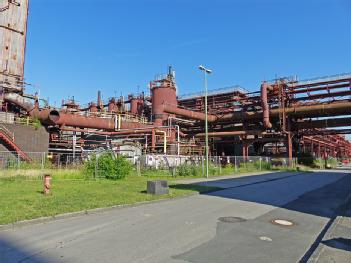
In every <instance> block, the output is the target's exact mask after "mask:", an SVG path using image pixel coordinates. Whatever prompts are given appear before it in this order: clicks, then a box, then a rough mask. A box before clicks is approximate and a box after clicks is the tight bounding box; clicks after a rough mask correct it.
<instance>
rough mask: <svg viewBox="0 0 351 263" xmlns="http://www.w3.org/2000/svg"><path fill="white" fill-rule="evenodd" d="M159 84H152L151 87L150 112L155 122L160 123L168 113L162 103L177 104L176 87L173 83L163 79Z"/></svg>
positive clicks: (165, 118)
mask: <svg viewBox="0 0 351 263" xmlns="http://www.w3.org/2000/svg"><path fill="white" fill-rule="evenodd" d="M159 84H160V85H153V86H152V87H151V96H152V114H153V118H154V121H155V123H157V124H159V125H162V122H163V121H164V120H167V118H168V116H169V114H168V113H165V112H164V110H163V105H164V104H168V105H173V106H177V105H178V102H177V94H176V88H175V86H174V85H173V83H171V82H169V81H168V80H164V81H162V82H160V83H159Z"/></svg>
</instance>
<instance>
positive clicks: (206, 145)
mask: <svg viewBox="0 0 351 263" xmlns="http://www.w3.org/2000/svg"><path fill="white" fill-rule="evenodd" d="M199 69H200V70H201V71H203V72H204V82H205V155H206V178H208V150H209V149H208V114H207V74H211V72H212V71H211V70H210V69H207V68H205V67H204V66H202V65H200V66H199Z"/></svg>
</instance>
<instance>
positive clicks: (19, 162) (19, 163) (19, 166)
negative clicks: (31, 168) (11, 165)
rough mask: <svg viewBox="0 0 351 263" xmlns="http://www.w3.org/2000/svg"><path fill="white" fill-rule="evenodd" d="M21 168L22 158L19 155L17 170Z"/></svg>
mask: <svg viewBox="0 0 351 263" xmlns="http://www.w3.org/2000/svg"><path fill="white" fill-rule="evenodd" d="M20 168H21V158H20V156H19V154H17V169H20Z"/></svg>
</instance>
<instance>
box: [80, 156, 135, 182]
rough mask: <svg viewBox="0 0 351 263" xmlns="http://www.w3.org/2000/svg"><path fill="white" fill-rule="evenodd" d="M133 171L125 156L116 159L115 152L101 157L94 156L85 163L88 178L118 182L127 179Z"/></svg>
mask: <svg viewBox="0 0 351 263" xmlns="http://www.w3.org/2000/svg"><path fill="white" fill-rule="evenodd" d="M132 170H133V166H132V164H131V163H130V162H129V161H128V160H127V159H126V158H125V157H124V156H122V155H118V156H117V157H116V156H115V155H114V154H113V152H106V153H103V154H101V155H100V156H96V155H93V156H92V157H91V159H90V160H89V161H87V162H86V163H85V172H86V175H87V176H88V177H105V178H107V179H112V180H117V179H122V178H124V177H126V176H127V175H129V174H130V173H131V172H132Z"/></svg>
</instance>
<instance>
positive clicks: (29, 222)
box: [0, 188, 220, 231]
mask: <svg viewBox="0 0 351 263" xmlns="http://www.w3.org/2000/svg"><path fill="white" fill-rule="evenodd" d="M215 191H220V189H218V188H217V189H213V190H208V191H203V192H198V193H190V194H187V195H183V196H177V197H170V198H164V199H158V200H151V201H142V202H138V203H134V204H121V205H113V206H108V207H99V208H93V209H87V210H82V211H77V212H70V213H63V214H58V215H53V216H47V217H39V218H34V219H29V220H22V221H17V222H13V223H10V224H5V225H0V231H3V230H9V229H15V228H21V227H25V226H30V225H37V224H45V223H49V222H52V221H57V220H62V219H67V218H74V217H79V216H85V215H93V214H102V213H105V212H108V211H111V210H117V209H123V208H130V207H138V206H142V205H146V204H152V203H161V202H167V201H173V200H179V199H185V198H188V197H191V196H196V195H200V194H206V193H211V192H215Z"/></svg>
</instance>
